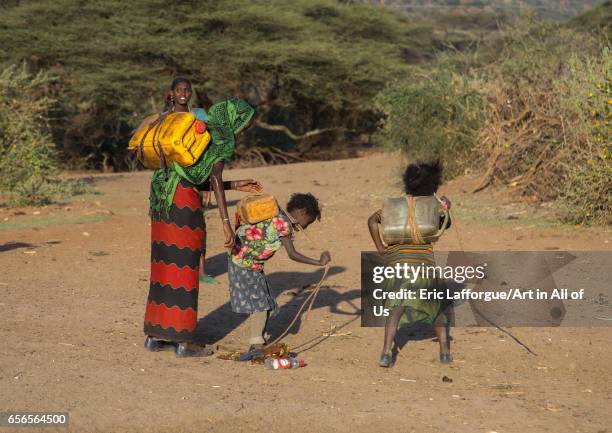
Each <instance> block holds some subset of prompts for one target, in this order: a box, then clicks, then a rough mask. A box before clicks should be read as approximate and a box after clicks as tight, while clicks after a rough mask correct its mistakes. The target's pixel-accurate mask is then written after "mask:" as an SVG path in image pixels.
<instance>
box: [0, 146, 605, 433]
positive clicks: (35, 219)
mask: <svg viewBox="0 0 612 433" xmlns="http://www.w3.org/2000/svg"><path fill="white" fill-rule="evenodd" d="M150 175H151V173H150V172H141V173H136V174H117V175H97V176H92V179H93V182H94V184H95V187H96V188H97V189H98V191H99V192H100V194H98V195H90V196H87V197H84V198H82V199H77V200H75V201H74V202H73V203H70V204H65V205H53V206H48V207H44V208H38V209H34V208H27V209H5V208H3V209H0V222H1V225H0V263H1V267H2V275H1V277H0V293H2V296H1V299H0V329H1V331H2V339H3V344H2V349H1V351H0V411H9V410H21V411H68V412H69V413H70V428H69V430H70V431H74V432H127V431H129V432H136V431H147V432H205V431H269V432H280V431H286V432H302V431H309V432H319V431H321V432H323V431H351V432H353V433H358V432H453V433H464V432H465V433H475V432H476V433H479V432H482V433H487V432H498V433H510V432H517V433H518V432H521V433H522V432H594V433H603V432H610V431H612V427H611V421H612V415H611V412H610V407H612V401H611V395H612V375H611V371H610V360H611V353H612V347H611V345H610V342H611V341H612V338H611V337H612V329H611V328H609V327H607V328H606V327H598V328H563V327H561V328H513V329H512V332H513V333H514V335H516V336H517V337H518V338H520V339H521V341H523V342H524V343H526V344H527V345H528V346H529V347H531V349H533V350H534V351H535V352H536V353H537V354H538V356H533V355H530V354H528V353H527V352H526V351H525V350H524V349H523V348H521V347H520V346H519V345H517V344H516V343H515V342H513V341H512V340H511V339H509V338H508V337H507V336H506V335H504V334H502V333H501V332H500V331H498V330H496V329H494V328H476V327H464V328H456V329H454V330H453V332H452V334H453V338H454V341H453V351H454V356H455V359H456V361H455V362H454V363H453V364H452V365H450V366H441V365H440V364H439V363H438V361H437V343H436V342H435V341H433V339H432V338H431V336H430V335H427V334H416V336H413V337H410V336H407V335H406V331H401V332H402V333H403V335H404V337H403V338H404V340H406V339H407V340H409V341H408V342H407V344H406V345H405V346H404V347H403V349H402V352H401V355H400V356H399V358H398V360H397V363H396V365H395V366H394V367H393V368H392V369H388V370H386V369H382V368H379V367H378V366H377V361H378V357H379V353H380V349H381V345H382V335H383V330H382V329H380V328H361V327H360V322H359V318H358V316H357V312H358V308H359V305H360V300H359V286H360V272H359V252H360V251H361V250H369V249H371V240H370V239H369V235H368V232H367V226H366V220H367V217H368V215H369V214H370V213H371V212H372V211H374V210H375V209H377V207H378V206H380V204H381V202H382V198H383V197H384V196H386V195H390V194H397V193H398V192H399V186H400V185H399V183H398V182H397V180H398V175H399V164H398V161H397V159H396V158H394V157H393V156H385V155H371V156H368V157H365V158H361V159H352V160H342V161H333V162H313V163H304V164H295V165H288V166H275V167H264V168H257V169H241V170H229V171H227V172H226V179H239V178H248V177H253V178H256V179H258V180H260V181H261V182H263V184H264V186H265V187H266V189H267V190H268V191H270V192H272V193H274V194H275V195H276V196H277V197H278V198H279V200H280V201H281V202H285V201H286V199H287V198H288V197H289V195H290V193H291V192H297V191H310V192H312V193H314V194H315V195H317V196H318V197H319V198H320V200H321V202H322V204H323V207H324V214H323V221H322V222H321V223H318V224H314V225H313V226H311V228H309V229H308V233H307V234H308V236H309V238H310V239H311V240H312V241H313V242H314V244H316V247H315V248H312V247H311V246H310V244H309V243H308V242H307V241H306V240H305V239H304V238H303V237H302V236H303V235H299V234H298V235H297V239H296V243H297V246H298V248H299V249H301V250H303V252H305V253H306V254H310V255H311V256H315V255H318V253H319V252H320V249H329V250H330V251H331V253H332V257H333V265H334V267H333V268H332V272H331V275H330V276H329V278H328V279H327V281H326V282H325V283H324V284H325V286H324V289H323V290H322V292H321V294H320V296H319V298H318V301H317V303H316V305H315V308H314V309H313V311H312V312H311V314H310V317H309V318H308V320H306V321H303V322H301V324H300V330H299V333H297V334H296V333H295V332H294V333H292V334H290V335H289V336H288V337H287V338H286V342H287V343H289V344H290V345H291V346H294V347H295V346H298V345H300V344H303V343H307V342H309V341H311V342H310V343H309V344H306V345H305V346H303V347H302V349H307V350H303V351H302V352H301V353H300V356H301V357H302V358H304V359H305V360H306V361H307V363H308V366H307V367H305V368H301V369H297V370H291V371H272V372H270V371H267V370H265V369H264V368H263V367H262V366H261V365H250V364H248V363H244V364H243V363H235V362H232V361H223V360H220V359H217V358H216V357H209V358H205V359H177V358H176V357H175V356H174V354H173V353H172V352H160V353H148V352H146V351H145V350H144V349H143V348H142V343H143V333H142V319H143V314H144V307H145V300H146V297H147V291H148V278H149V254H150V239H149V236H150V234H149V230H150V227H149V221H148V217H147V205H148V201H147V200H148V198H147V197H148V185H149V179H150ZM474 182H475V180H474V179H469V178H464V179H461V180H458V181H455V182H452V183H451V184H449V185H446V186H445V187H444V188H443V189H442V192H443V193H446V194H447V195H448V196H449V197H450V198H451V199H452V200H453V203H454V206H455V209H456V210H457V212H458V221H457V224H456V225H455V227H454V230H451V231H449V232H448V233H447V234H446V235H445V236H444V238H443V239H442V240H441V242H440V243H439V245H438V247H437V248H438V249H458V248H459V244H458V238H457V236H456V233H453V231H457V230H458V231H459V232H460V236H461V239H462V241H463V245H462V246H463V247H464V248H465V249H467V250H507V249H511V250H546V249H557V248H558V249H567V250H610V249H612V245H611V244H610V240H611V239H612V235H611V234H610V232H603V233H602V232H601V231H600V230H595V229H584V228H580V227H572V226H562V225H555V224H553V223H551V222H549V221H547V220H546V218H545V216H543V214H542V212H540V211H533V210H532V209H531V208H530V207H529V206H527V205H523V204H516V203H512V201H511V200H510V199H509V198H508V197H507V194H505V193H504V192H495V191H484V192H482V193H479V194H477V195H472V194H467V193H466V191H467V190H468V189H469V186H470V185H472V184H473V183H474ZM239 197H240V195H239V194H238V193H230V194H229V198H230V200H231V201H232V202H233V203H235V200H236V199H237V198H239ZM207 220H208V229H209V242H208V247H209V261H208V266H207V268H208V271H209V272H210V273H212V274H215V275H219V277H218V278H219V280H220V282H221V284H220V285H216V286H212V285H205V286H201V287H200V298H199V302H200V311H199V317H200V318H201V319H200V322H199V326H198V338H199V339H200V340H201V341H203V342H207V343H209V344H212V345H213V346H217V345H221V346H222V347H229V348H243V347H245V346H246V335H247V334H246V333H247V331H246V329H244V326H243V320H244V318H243V317H240V316H238V315H234V314H233V313H232V312H231V310H230V307H229V296H228V291H227V275H226V273H225V265H224V260H225V259H224V255H223V254H224V251H223V246H222V242H221V228H220V224H219V223H220V221H219V217H218V213H217V210H216V209H210V210H208V211H207ZM267 273H268V275H269V277H270V280H271V285H272V287H273V290H274V293H275V295H277V296H278V298H277V299H278V301H279V304H280V305H281V306H282V311H281V314H280V317H278V318H276V319H275V320H274V321H273V322H272V331H273V333H279V332H280V331H282V329H284V327H285V326H286V325H287V324H288V322H289V320H290V318H291V317H292V314H293V313H294V312H295V310H296V308H297V306H298V305H299V304H300V300H301V299H303V297H304V296H305V294H306V292H307V291H301V292H299V293H298V292H296V290H299V289H301V288H302V287H304V286H308V285H310V284H314V283H316V282H317V281H318V279H319V277H320V275H321V270H320V269H318V268H315V267H308V266H306V265H300V264H297V263H294V262H291V261H290V260H289V259H288V258H287V257H286V254H285V253H284V252H283V251H281V252H279V253H278V254H277V256H276V257H275V258H274V259H273V260H272V261H271V262H270V263H269V264H268V265H267ZM296 293H297V295H296ZM334 326H335V327H336V331H335V334H334V335H333V336H328V337H325V336H324V334H325V333H328V334H329V331H330V329H333V327H334ZM419 335H420V336H419ZM444 376H447V377H449V378H451V379H452V382H444V381H443V380H442V378H443V377H444ZM1 431H10V429H6V428H5V429H3V428H0V432H1ZM17 431H33V430H28V429H19V430H17ZM41 431H53V429H41ZM62 431H65V429H64V430H62Z"/></svg>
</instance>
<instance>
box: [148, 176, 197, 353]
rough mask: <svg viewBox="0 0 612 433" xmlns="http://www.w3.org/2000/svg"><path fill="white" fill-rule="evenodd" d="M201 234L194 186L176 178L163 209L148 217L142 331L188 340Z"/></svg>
mask: <svg viewBox="0 0 612 433" xmlns="http://www.w3.org/2000/svg"><path fill="white" fill-rule="evenodd" d="M205 236H206V231H205V227H204V220H203V214H202V208H201V201H200V196H199V194H198V191H197V190H196V189H195V187H194V186H193V185H192V184H191V183H189V182H187V181H186V180H181V181H180V183H179V184H178V186H177V188H176V192H175V194H174V200H173V204H172V208H171V210H170V212H169V214H168V215H167V216H163V217H162V218H161V219H151V281H150V287H149V297H148V300H147V309H146V312H145V318H144V332H145V334H147V335H149V336H151V337H154V338H158V339H160V340H166V341H173V342H189V341H192V340H193V337H194V333H195V329H196V325H197V313H198V288H199V282H198V273H199V265H200V254H201V253H202V245H203V243H204V239H205Z"/></svg>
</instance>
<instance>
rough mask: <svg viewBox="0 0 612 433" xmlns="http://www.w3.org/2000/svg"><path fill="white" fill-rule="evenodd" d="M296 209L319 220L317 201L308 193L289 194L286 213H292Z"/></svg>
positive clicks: (319, 210)
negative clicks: (302, 210)
mask: <svg viewBox="0 0 612 433" xmlns="http://www.w3.org/2000/svg"><path fill="white" fill-rule="evenodd" d="M296 209H304V211H305V212H306V213H307V214H308V215H310V216H312V217H314V218H316V220H317V221H320V220H321V209H320V208H319V200H317V198H316V197H315V196H314V195H312V194H311V193H309V192H307V193H301V192H296V193H295V194H291V198H290V199H289V201H288V202H287V212H292V211H294V210H296Z"/></svg>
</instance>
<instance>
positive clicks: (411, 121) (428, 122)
mask: <svg viewBox="0 0 612 433" xmlns="http://www.w3.org/2000/svg"><path fill="white" fill-rule="evenodd" d="M376 104H377V107H378V108H379V109H380V110H381V112H382V113H383V115H384V116H383V120H382V124H381V129H380V131H379V133H378V134H377V136H376V140H377V141H378V142H379V143H380V144H382V145H383V146H385V147H386V148H388V149H391V150H401V151H403V152H404V153H405V154H406V155H407V156H408V158H409V159H411V160H431V159H437V158H440V159H441V160H442V161H443V163H444V166H445V176H446V177H453V176H455V175H457V174H459V173H460V172H461V171H462V170H463V169H465V168H466V167H469V166H470V164H471V160H472V158H473V155H472V153H473V148H474V145H475V140H476V139H477V134H478V131H479V128H480V127H481V126H482V123H483V121H484V116H485V112H484V104H483V99H482V97H481V95H480V94H479V93H478V92H477V91H476V90H475V89H474V88H473V87H472V85H471V84H470V83H469V82H468V80H467V79H466V78H465V77H463V76H461V75H459V74H457V73H455V72H454V71H453V69H452V68H451V66H450V64H449V63H448V62H446V61H445V60H442V61H441V62H440V64H439V66H438V68H437V69H436V70H434V72H433V73H431V74H430V75H429V76H426V77H413V78H411V79H410V80H406V81H402V82H397V83H395V84H392V85H390V86H388V87H387V88H386V89H385V90H383V91H382V92H381V93H380V94H379V95H378V96H377V98H376Z"/></svg>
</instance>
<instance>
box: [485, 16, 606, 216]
mask: <svg viewBox="0 0 612 433" xmlns="http://www.w3.org/2000/svg"><path fill="white" fill-rule="evenodd" d="M602 45H604V48H601V46H602ZM605 45H606V44H601V43H600V41H598V40H597V39H596V38H595V37H593V36H590V35H585V34H581V33H577V32H575V31H572V30H568V29H560V28H536V29H534V28H528V29H517V30H516V32H515V33H513V34H512V35H510V36H509V38H508V40H507V45H506V49H505V52H504V53H503V54H502V56H501V60H500V61H499V62H497V63H496V64H494V65H491V66H490V67H489V69H488V70H487V71H486V75H487V78H488V80H489V89H490V91H489V96H488V120H487V122H486V124H485V126H484V127H483V128H482V130H481V131H480V140H479V145H478V146H479V152H478V153H480V154H481V155H482V160H481V161H480V162H481V166H482V167H483V169H484V176H483V179H482V182H481V183H480V185H479V186H478V187H477V188H476V191H479V190H481V189H483V188H485V187H486V186H488V185H490V184H492V183H501V184H505V185H508V186H509V187H511V188H512V189H513V190H514V191H516V192H518V193H520V194H521V195H523V196H525V197H527V198H529V199H532V200H533V201H537V202H542V201H552V200H557V202H558V203H559V204H560V205H561V206H559V209H563V210H564V212H562V216H563V218H564V219H566V220H567V221H571V222H576V223H584V222H601V223H604V224H609V223H610V222H611V209H612V206H611V204H612V198H611V197H612V191H611V184H612V182H611V181H610V179H612V164H611V162H610V127H609V122H610V121H611V120H612V119H611V118H610V113H611V112H612V109H611V107H612V105H611V104H612V100H610V98H611V97H612V95H610V83H611V76H610V74H611V71H612V56H611V53H610V49H609V48H608V47H605Z"/></svg>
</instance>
